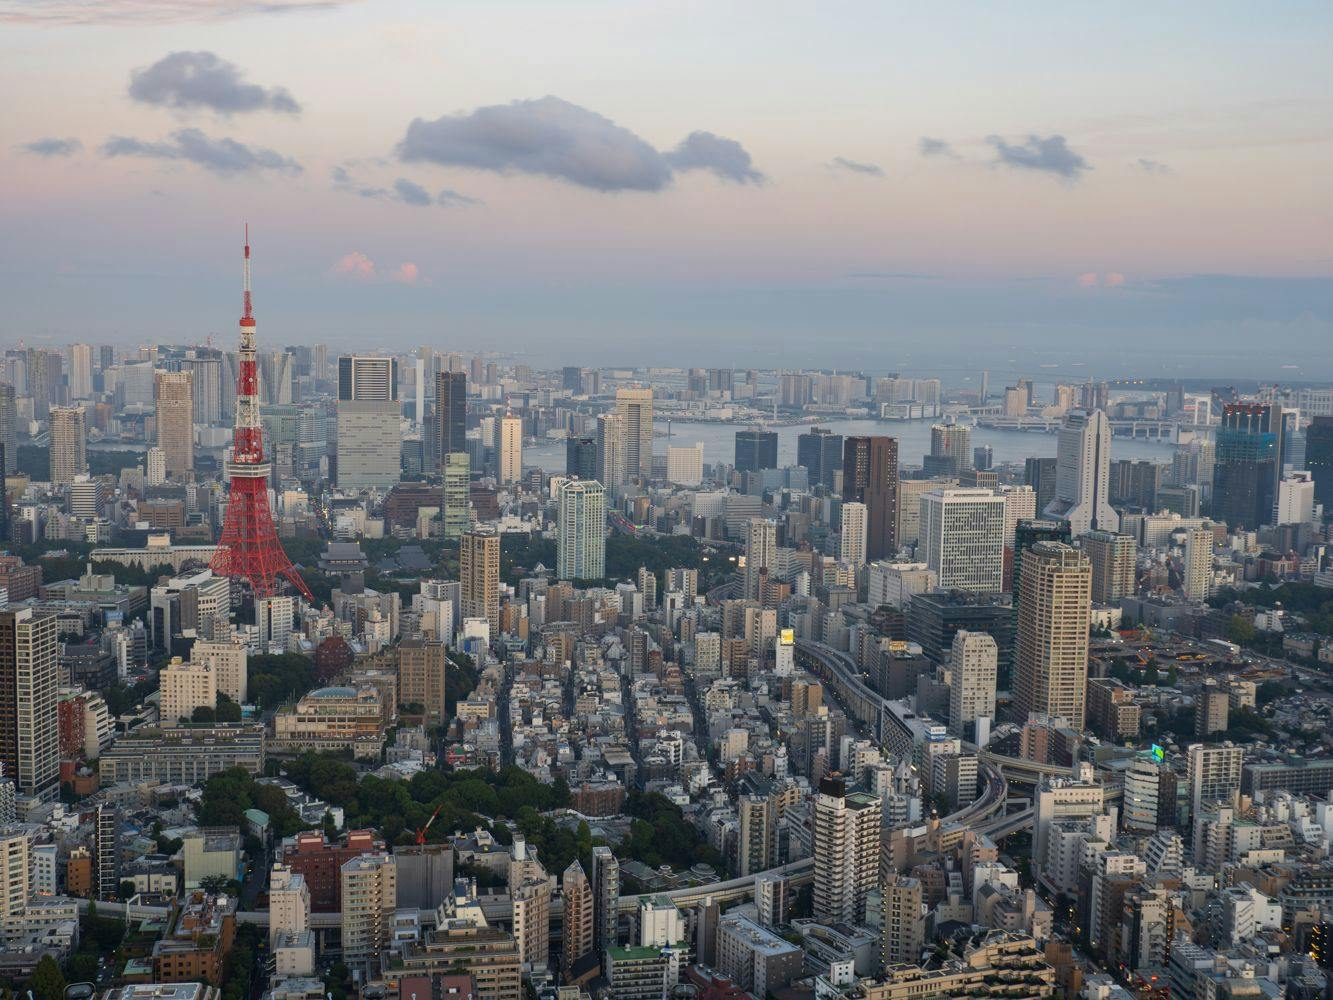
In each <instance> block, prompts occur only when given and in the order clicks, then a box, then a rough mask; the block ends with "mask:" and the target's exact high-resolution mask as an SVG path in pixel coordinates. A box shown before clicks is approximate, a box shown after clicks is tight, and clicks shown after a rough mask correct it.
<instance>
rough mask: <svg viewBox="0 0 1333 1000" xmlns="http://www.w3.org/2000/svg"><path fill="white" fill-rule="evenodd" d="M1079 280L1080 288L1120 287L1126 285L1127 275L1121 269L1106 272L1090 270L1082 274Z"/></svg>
mask: <svg viewBox="0 0 1333 1000" xmlns="http://www.w3.org/2000/svg"><path fill="white" fill-rule="evenodd" d="M1077 281H1078V286H1079V287H1080V288H1119V287H1121V286H1122V285H1124V283H1125V276H1124V275H1123V274H1121V273H1120V272H1119V271H1107V272H1106V273H1104V274H1098V273H1097V272H1096V271H1088V272H1087V273H1085V274H1080V275H1079V276H1078V279H1077Z"/></svg>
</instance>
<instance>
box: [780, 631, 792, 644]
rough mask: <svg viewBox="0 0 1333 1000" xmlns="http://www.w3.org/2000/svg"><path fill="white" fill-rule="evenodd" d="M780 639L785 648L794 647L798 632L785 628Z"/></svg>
mask: <svg viewBox="0 0 1333 1000" xmlns="http://www.w3.org/2000/svg"><path fill="white" fill-rule="evenodd" d="M779 638H780V640H781V642H782V644H783V645H784V646H790V645H793V644H794V643H795V642H796V630H795V629H790V628H784V629H783V630H782V634H781V635H780V637H779Z"/></svg>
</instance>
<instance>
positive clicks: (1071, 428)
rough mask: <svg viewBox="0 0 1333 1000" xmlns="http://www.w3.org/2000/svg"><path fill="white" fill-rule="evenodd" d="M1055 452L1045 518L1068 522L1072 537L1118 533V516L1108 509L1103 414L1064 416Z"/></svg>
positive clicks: (1107, 452) (1108, 470) (1107, 448)
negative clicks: (1051, 490)
mask: <svg viewBox="0 0 1333 1000" xmlns="http://www.w3.org/2000/svg"><path fill="white" fill-rule="evenodd" d="M1056 451H1057V454H1056V459H1055V498H1054V499H1053V500H1052V501H1051V502H1050V504H1049V505H1047V507H1046V512H1045V513H1046V516H1047V517H1053V518H1058V519H1059V520H1062V521H1068V522H1069V530H1070V532H1071V533H1072V534H1073V535H1074V536H1075V537H1077V536H1078V535H1082V534H1086V533H1087V532H1089V531H1092V530H1094V529H1100V530H1102V531H1116V530H1118V529H1119V528H1120V515H1119V514H1117V513H1116V512H1115V510H1114V508H1112V506H1111V496H1110V478H1111V425H1110V423H1109V422H1108V421H1107V419H1106V414H1105V413H1103V412H1102V411H1101V410H1094V411H1092V412H1091V413H1088V412H1087V411H1085V410H1075V411H1074V412H1072V413H1070V414H1068V415H1067V416H1066V417H1065V421H1064V426H1063V427H1061V428H1060V440H1059V444H1058V445H1057V448H1056ZM1034 488H1035V487H1034Z"/></svg>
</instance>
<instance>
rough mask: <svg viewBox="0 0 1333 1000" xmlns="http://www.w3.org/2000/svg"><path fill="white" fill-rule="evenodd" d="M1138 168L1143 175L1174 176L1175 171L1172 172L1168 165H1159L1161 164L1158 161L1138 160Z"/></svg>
mask: <svg viewBox="0 0 1333 1000" xmlns="http://www.w3.org/2000/svg"><path fill="white" fill-rule="evenodd" d="M1138 167H1139V169H1140V170H1142V171H1143V172H1144V173H1145V174H1174V173H1175V171H1174V170H1172V169H1171V167H1170V166H1169V165H1167V164H1165V163H1161V162H1159V161H1158V160H1145V159H1142V158H1140V159H1139V160H1138Z"/></svg>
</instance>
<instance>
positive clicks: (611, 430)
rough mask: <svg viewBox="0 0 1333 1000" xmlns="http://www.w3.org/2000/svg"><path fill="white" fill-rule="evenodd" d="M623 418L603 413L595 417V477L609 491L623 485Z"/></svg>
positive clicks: (614, 414) (618, 415) (616, 414)
mask: <svg viewBox="0 0 1333 1000" xmlns="http://www.w3.org/2000/svg"><path fill="white" fill-rule="evenodd" d="M625 474H626V468H625V418H624V417H622V416H621V415H620V414H619V413H603V414H601V415H600V416H598V418H597V475H596V477H595V478H596V479H597V481H598V482H599V483H601V484H602V485H603V486H605V487H606V488H607V489H608V490H610V491H611V492H613V493H614V492H616V491H618V490H619V489H620V487H622V486H624V485H625Z"/></svg>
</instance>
